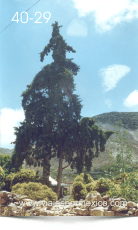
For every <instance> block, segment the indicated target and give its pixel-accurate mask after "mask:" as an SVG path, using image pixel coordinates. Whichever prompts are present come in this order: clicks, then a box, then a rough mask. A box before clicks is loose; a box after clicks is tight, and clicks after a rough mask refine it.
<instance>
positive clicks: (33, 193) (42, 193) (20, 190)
mask: <svg viewBox="0 0 138 230" xmlns="http://www.w3.org/2000/svg"><path fill="white" fill-rule="evenodd" d="M12 192H13V193H16V194H21V195H27V196H28V198H29V199H32V200H37V201H38V200H47V201H54V200H55V201H56V200H57V195H56V193H55V192H53V191H52V189H51V188H49V187H48V186H47V185H42V184H41V183H35V182H29V183H17V184H16V185H14V186H12Z"/></svg>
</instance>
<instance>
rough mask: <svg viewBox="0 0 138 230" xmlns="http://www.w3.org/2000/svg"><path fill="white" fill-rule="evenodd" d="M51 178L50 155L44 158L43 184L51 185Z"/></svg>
mask: <svg viewBox="0 0 138 230" xmlns="http://www.w3.org/2000/svg"><path fill="white" fill-rule="evenodd" d="M49 176H50V160H49V155H48V156H46V157H45V158H44V162H43V183H44V184H46V185H48V184H49Z"/></svg>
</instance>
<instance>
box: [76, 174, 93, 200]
mask: <svg viewBox="0 0 138 230" xmlns="http://www.w3.org/2000/svg"><path fill="white" fill-rule="evenodd" d="M94 186H95V181H94V180H93V178H92V177H91V176H90V175H89V174H85V173H81V174H80V175H78V176H77V177H76V178H75V180H74V182H73V185H72V197H73V199H74V200H80V199H85V197H86V195H87V192H90V191H91V190H94Z"/></svg>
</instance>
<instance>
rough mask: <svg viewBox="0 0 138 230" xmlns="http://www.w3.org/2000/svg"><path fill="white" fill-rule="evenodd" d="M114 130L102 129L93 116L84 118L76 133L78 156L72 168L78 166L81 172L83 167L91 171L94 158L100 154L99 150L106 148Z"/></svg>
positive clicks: (75, 144)
mask: <svg viewBox="0 0 138 230" xmlns="http://www.w3.org/2000/svg"><path fill="white" fill-rule="evenodd" d="M111 134H112V132H110V133H107V132H104V131H102V130H101V129H99V128H98V126H97V125H95V121H94V120H93V119H92V118H88V117H85V118H82V119H81V120H80V122H79V124H78V126H77V129H76V133H75V143H74V146H75V152H76V157H75V158H74V161H73V162H72V168H73V167H76V168H77V171H78V173H79V174H80V173H81V172H82V171H83V169H84V170H85V171H86V172H89V171H90V169H91V166H92V159H93V158H94V157H98V156H99V152H100V151H101V152H103V151H104V150H105V143H106V141H107V140H108V138H109V137H110V135H111Z"/></svg>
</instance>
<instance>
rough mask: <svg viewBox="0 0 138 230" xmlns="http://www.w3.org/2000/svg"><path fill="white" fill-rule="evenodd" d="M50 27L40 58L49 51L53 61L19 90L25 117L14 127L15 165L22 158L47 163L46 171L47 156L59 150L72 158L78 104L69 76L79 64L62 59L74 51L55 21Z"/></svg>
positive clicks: (78, 112)
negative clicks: (50, 33)
mask: <svg viewBox="0 0 138 230" xmlns="http://www.w3.org/2000/svg"><path fill="white" fill-rule="evenodd" d="M52 26H53V32H52V38H51V39H50V42H49V44H48V45H47V46H46V47H45V48H44V51H43V52H41V55H40V56H41V61H43V60H44V56H45V55H48V53H50V51H52V57H53V60H54V61H53V62H52V63H51V64H49V65H46V66H44V67H43V68H42V70H41V71H40V72H39V73H38V74H37V75H36V76H35V78H34V80H33V82H32V83H31V84H30V85H28V86H27V90H26V91H24V92H23V93H22V96H23V100H22V106H23V109H24V111H25V120H24V122H22V123H21V126H20V127H19V128H15V134H16V141H15V151H16V154H15V155H17V156H18V157H17V158H18V159H17V165H21V164H22V162H23V160H24V159H26V161H27V164H29V165H31V164H33V165H34V166H36V165H37V164H41V166H43V167H45V168H46V167H47V166H48V170H45V171H46V172H50V164H49V160H50V158H51V157H53V156H55V155H57V157H59V155H60V152H63V158H64V157H65V156H64V153H65V152H66V154H67V155H68V157H66V158H67V161H71V160H72V150H71V146H72V144H71V142H72V137H73V130H75V129H76V127H77V123H78V120H79V119H80V111H81V107H82V106H81V104H80V99H79V97H78V96H77V95H75V94H74V93H73V91H74V90H75V84H74V79H73V75H76V74H77V72H78V70H79V67H78V66H77V65H76V64H75V63H73V62H72V59H66V52H75V50H73V48H72V47H70V46H68V45H67V43H66V42H65V41H64V40H63V37H62V36H61V35H60V33H59V28H60V26H58V23H57V22H55V24H53V25H52ZM69 153H70V155H69ZM47 157H48V160H47V159H46V158H47ZM68 158H69V159H68ZM15 161H16V156H15Z"/></svg>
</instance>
